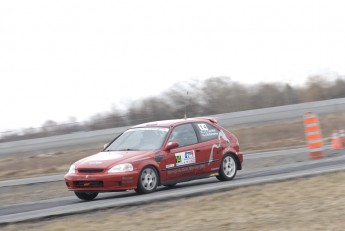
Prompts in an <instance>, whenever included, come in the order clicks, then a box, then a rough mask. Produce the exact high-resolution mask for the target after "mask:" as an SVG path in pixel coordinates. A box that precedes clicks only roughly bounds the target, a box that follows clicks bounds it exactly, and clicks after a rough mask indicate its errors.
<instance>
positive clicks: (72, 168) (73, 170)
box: [68, 164, 75, 173]
mask: <svg viewBox="0 0 345 231" xmlns="http://www.w3.org/2000/svg"><path fill="white" fill-rule="evenodd" d="M68 173H75V165H74V164H72V165H71V167H69V170H68Z"/></svg>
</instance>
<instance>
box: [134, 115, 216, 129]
mask: <svg viewBox="0 0 345 231" xmlns="http://www.w3.org/2000/svg"><path fill="white" fill-rule="evenodd" d="M190 122H211V123H213V124H216V123H218V119H216V118H214V117H200V118H188V119H175V120H160V121H153V122H148V123H143V124H139V125H136V126H133V127H132V128H138V127H171V126H176V125H180V124H185V123H190Z"/></svg>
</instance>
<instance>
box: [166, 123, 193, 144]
mask: <svg viewBox="0 0 345 231" xmlns="http://www.w3.org/2000/svg"><path fill="white" fill-rule="evenodd" d="M171 141H176V142H177V143H178V144H179V146H180V147H183V146H187V145H191V144H196V143H198V138H197V136H196V134H195V131H194V128H193V125H192V124H182V125H179V126H176V127H175V128H174V129H173V130H172V132H171V134H170V136H169V140H168V142H171Z"/></svg>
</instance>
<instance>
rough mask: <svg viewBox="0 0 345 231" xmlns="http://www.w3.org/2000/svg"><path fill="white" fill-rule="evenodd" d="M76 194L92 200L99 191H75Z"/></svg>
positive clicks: (83, 198)
mask: <svg viewBox="0 0 345 231" xmlns="http://www.w3.org/2000/svg"><path fill="white" fill-rule="evenodd" d="M74 194H75V195H76V196H77V197H78V198H79V199H81V200H84V201H91V200H93V199H95V198H96V196H97V195H98V192H74Z"/></svg>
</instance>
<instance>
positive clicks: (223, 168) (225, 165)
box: [217, 155, 237, 181]
mask: <svg viewBox="0 0 345 231" xmlns="http://www.w3.org/2000/svg"><path fill="white" fill-rule="evenodd" d="M236 173H237V164H236V160H235V157H234V156H233V155H225V156H224V157H223V159H222V163H221V165H220V168H219V174H218V176H217V179H218V180H220V181H228V180H232V179H234V177H235V176H236Z"/></svg>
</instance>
